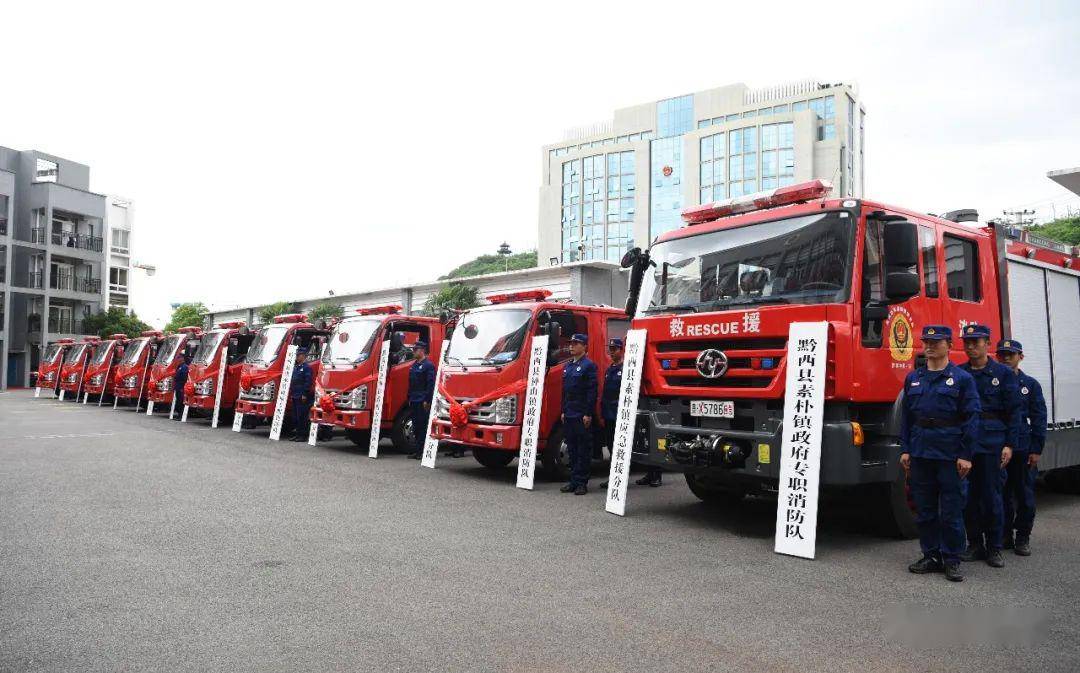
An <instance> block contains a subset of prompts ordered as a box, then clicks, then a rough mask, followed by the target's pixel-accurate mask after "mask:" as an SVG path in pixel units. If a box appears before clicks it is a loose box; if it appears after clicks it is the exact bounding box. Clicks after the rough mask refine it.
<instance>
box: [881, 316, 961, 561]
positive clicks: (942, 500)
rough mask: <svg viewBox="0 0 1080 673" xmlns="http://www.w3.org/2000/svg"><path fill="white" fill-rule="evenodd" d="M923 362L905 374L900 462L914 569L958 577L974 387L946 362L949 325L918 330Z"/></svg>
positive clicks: (950, 332)
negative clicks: (911, 507) (911, 519)
mask: <svg viewBox="0 0 1080 673" xmlns="http://www.w3.org/2000/svg"><path fill="white" fill-rule="evenodd" d="M922 343H923V352H924V354H925V355H926V365H924V366H922V367H919V368H918V369H916V370H915V371H913V372H911V373H910V374H908V375H907V378H905V379H904V398H903V408H902V414H901V421H900V466H901V467H903V469H904V471H905V472H906V473H907V476H908V485H909V486H910V488H911V496H912V499H913V500H914V501H915V510H916V515H915V519H916V522H917V523H918V526H919V546H920V547H921V548H922V553H923V557H922V558H921V559H919V560H918V561H916V562H915V563H912V564H911V565H910V566H908V570H910V571H911V572H913V573H917V574H924V573H932V572H944V573H945V577H946V578H947V579H948V580H950V581H953V582H961V581H963V579H964V575H963V574H962V573H961V572H960V554H961V552H963V550H964V485H963V480H964V478H965V477H967V475H968V472H969V471H970V470H971V459H972V456H973V455H974V453H975V446H976V443H977V442H978V434H979V413H980V410H981V407H980V406H979V393H978V390H977V389H976V387H975V381H974V380H973V379H972V378H971V375H970V374H968V373H967V372H965V371H964V370H963V369H961V368H960V367H958V366H956V365H954V364H953V363H952V362H950V361H949V348H950V347H951V345H952V330H950V329H949V328H948V327H945V326H943V325H927V326H926V327H924V328H923V331H922Z"/></svg>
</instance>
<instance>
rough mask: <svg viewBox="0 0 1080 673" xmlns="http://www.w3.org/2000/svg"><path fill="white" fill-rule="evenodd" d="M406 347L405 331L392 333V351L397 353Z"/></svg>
mask: <svg viewBox="0 0 1080 673" xmlns="http://www.w3.org/2000/svg"><path fill="white" fill-rule="evenodd" d="M404 347H405V334H404V333H403V332H391V333H390V352H391V353H396V352H398V351H399V350H401V349H402V348H404Z"/></svg>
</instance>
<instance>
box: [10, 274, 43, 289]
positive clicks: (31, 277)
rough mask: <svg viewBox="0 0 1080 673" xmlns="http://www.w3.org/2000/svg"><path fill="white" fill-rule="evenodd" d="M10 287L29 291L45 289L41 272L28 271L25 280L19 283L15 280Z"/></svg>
mask: <svg viewBox="0 0 1080 673" xmlns="http://www.w3.org/2000/svg"><path fill="white" fill-rule="evenodd" d="M12 285H16V286H18V287H25V288H29V289H31V290H43V289H45V274H44V272H42V271H30V272H28V273H27V274H26V280H23V281H21V282H20V281H18V280H17V281H16V282H14V283H12Z"/></svg>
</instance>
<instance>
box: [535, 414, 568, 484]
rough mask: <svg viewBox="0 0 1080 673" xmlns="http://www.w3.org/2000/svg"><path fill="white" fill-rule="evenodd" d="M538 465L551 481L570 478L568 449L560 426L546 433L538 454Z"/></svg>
mask: <svg viewBox="0 0 1080 673" xmlns="http://www.w3.org/2000/svg"><path fill="white" fill-rule="evenodd" d="M540 466H541V467H542V468H543V470H544V476H545V477H547V478H548V479H551V480H552V481H566V480H567V479H569V478H570V451H569V450H568V449H567V448H566V442H564V441H563V431H562V427H561V426H560V427H557V428H555V429H554V430H552V431H551V434H550V435H548V439H547V444H546V445H545V446H544V451H543V453H541V454H540Z"/></svg>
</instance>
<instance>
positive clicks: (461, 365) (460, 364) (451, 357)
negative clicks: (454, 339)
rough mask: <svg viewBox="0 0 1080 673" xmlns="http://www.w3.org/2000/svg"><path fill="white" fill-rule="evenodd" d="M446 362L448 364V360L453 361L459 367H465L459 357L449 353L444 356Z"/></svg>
mask: <svg viewBox="0 0 1080 673" xmlns="http://www.w3.org/2000/svg"><path fill="white" fill-rule="evenodd" d="M446 360H447V361H448V362H449V361H450V360H453V361H454V362H456V363H458V366H459V367H464V366H465V363H464V362H462V361H461V358H459V357H457V356H455V355H450V354H449V353H447V354H446Z"/></svg>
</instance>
